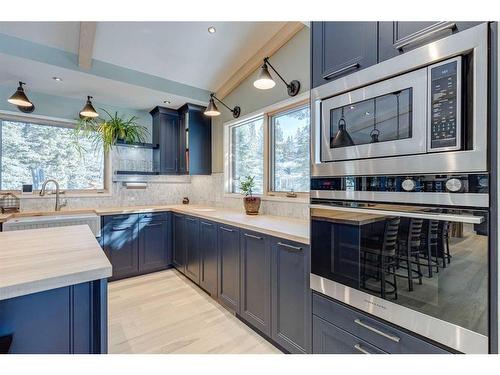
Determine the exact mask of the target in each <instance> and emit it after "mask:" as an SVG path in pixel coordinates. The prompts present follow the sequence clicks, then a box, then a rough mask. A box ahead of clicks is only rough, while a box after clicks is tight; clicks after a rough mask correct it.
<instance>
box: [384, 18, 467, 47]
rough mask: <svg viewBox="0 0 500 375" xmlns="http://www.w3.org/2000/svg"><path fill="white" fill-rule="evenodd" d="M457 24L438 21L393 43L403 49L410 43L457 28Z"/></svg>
mask: <svg viewBox="0 0 500 375" xmlns="http://www.w3.org/2000/svg"><path fill="white" fill-rule="evenodd" d="M456 26H457V24H456V23H455V22H449V21H443V22H436V23H435V24H433V25H430V26H428V27H426V28H424V29H422V30H419V31H417V32H415V33H413V34H410V35H408V36H406V37H404V38H401V39H399V40H398V41H397V42H396V43H394V44H393V46H394V48H397V49H402V48H404V47H406V46H408V45H410V44H413V43H416V42H419V41H421V40H423V39H427V38H428V37H430V36H432V35H434V34H437V33H439V32H441V31H443V30H448V29H450V30H452V29H454V28H456Z"/></svg>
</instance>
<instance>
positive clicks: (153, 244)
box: [139, 216, 172, 273]
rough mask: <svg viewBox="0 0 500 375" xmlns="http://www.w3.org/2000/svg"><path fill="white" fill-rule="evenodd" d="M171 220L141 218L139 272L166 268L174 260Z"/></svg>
mask: <svg viewBox="0 0 500 375" xmlns="http://www.w3.org/2000/svg"><path fill="white" fill-rule="evenodd" d="M169 224H170V220H167V217H165V218H163V217H162V218H161V219H159V220H155V219H151V218H150V217H148V216H145V217H141V218H140V220H139V272H141V273H146V272H153V271H157V270H161V269H164V268H166V267H167V266H168V265H169V264H170V263H171V262H172V252H171V246H170V244H169V242H168V239H169V238H170V235H169V227H170V225H169Z"/></svg>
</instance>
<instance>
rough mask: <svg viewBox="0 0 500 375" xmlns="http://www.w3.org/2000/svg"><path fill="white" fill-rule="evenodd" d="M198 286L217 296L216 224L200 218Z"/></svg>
mask: <svg viewBox="0 0 500 375" xmlns="http://www.w3.org/2000/svg"><path fill="white" fill-rule="evenodd" d="M199 245H200V247H199V249H200V286H201V287H202V288H203V289H205V291H206V292H208V293H209V294H210V295H211V296H212V297H214V298H215V297H217V225H216V224H215V223H214V222H211V221H207V220H200V241H199Z"/></svg>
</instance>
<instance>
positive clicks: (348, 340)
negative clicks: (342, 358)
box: [313, 315, 387, 354]
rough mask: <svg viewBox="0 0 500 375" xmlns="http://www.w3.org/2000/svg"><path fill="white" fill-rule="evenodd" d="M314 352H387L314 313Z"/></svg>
mask: <svg viewBox="0 0 500 375" xmlns="http://www.w3.org/2000/svg"><path fill="white" fill-rule="evenodd" d="M313 354H387V353H385V352H384V351H383V350H381V349H379V348H377V347H376V346H373V345H371V344H369V343H367V342H366V341H363V340H361V339H360V338H358V337H356V336H353V335H351V334H350V333H348V332H346V331H344V330H343V329H340V328H338V327H336V326H334V325H333V324H331V323H328V322H327V321H326V320H323V319H321V318H319V317H317V316H315V315H313Z"/></svg>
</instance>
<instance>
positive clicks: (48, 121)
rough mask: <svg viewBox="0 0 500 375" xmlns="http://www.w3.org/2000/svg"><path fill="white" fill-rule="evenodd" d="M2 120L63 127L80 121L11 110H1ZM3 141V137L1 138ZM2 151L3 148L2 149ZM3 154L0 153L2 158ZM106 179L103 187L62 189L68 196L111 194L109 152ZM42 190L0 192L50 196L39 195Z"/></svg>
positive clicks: (23, 196) (25, 196)
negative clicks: (24, 192) (22, 192)
mask: <svg viewBox="0 0 500 375" xmlns="http://www.w3.org/2000/svg"><path fill="white" fill-rule="evenodd" d="M0 121H14V122H25V123H32V124H37V125H47V126H54V127H61V128H75V127H76V125H77V124H78V122H77V121H76V120H69V119H64V118H58V117H50V116H41V115H20V114H18V113H16V112H11V111H1V110H0ZM0 142H1V139H0ZM0 153H1V150H0ZM1 157H2V155H1V154H0V160H1ZM103 174H104V176H103V177H104V181H103V185H104V186H103V189H61V190H63V191H64V193H65V194H64V195H65V196H66V197H75V198H76V197H94V196H99V197H102V196H110V195H111V190H110V185H111V180H112V167H111V155H110V154H109V153H104V169H103ZM39 192H40V190H33V194H32V195H31V194H30V195H22V194H21V189H19V190H0V194H6V193H12V194H14V195H16V196H19V197H21V198H23V199H24V198H28V199H29V198H40V199H43V198H50V194H49V195H45V196H43V197H41V196H39V195H38V194H37V193H39Z"/></svg>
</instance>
